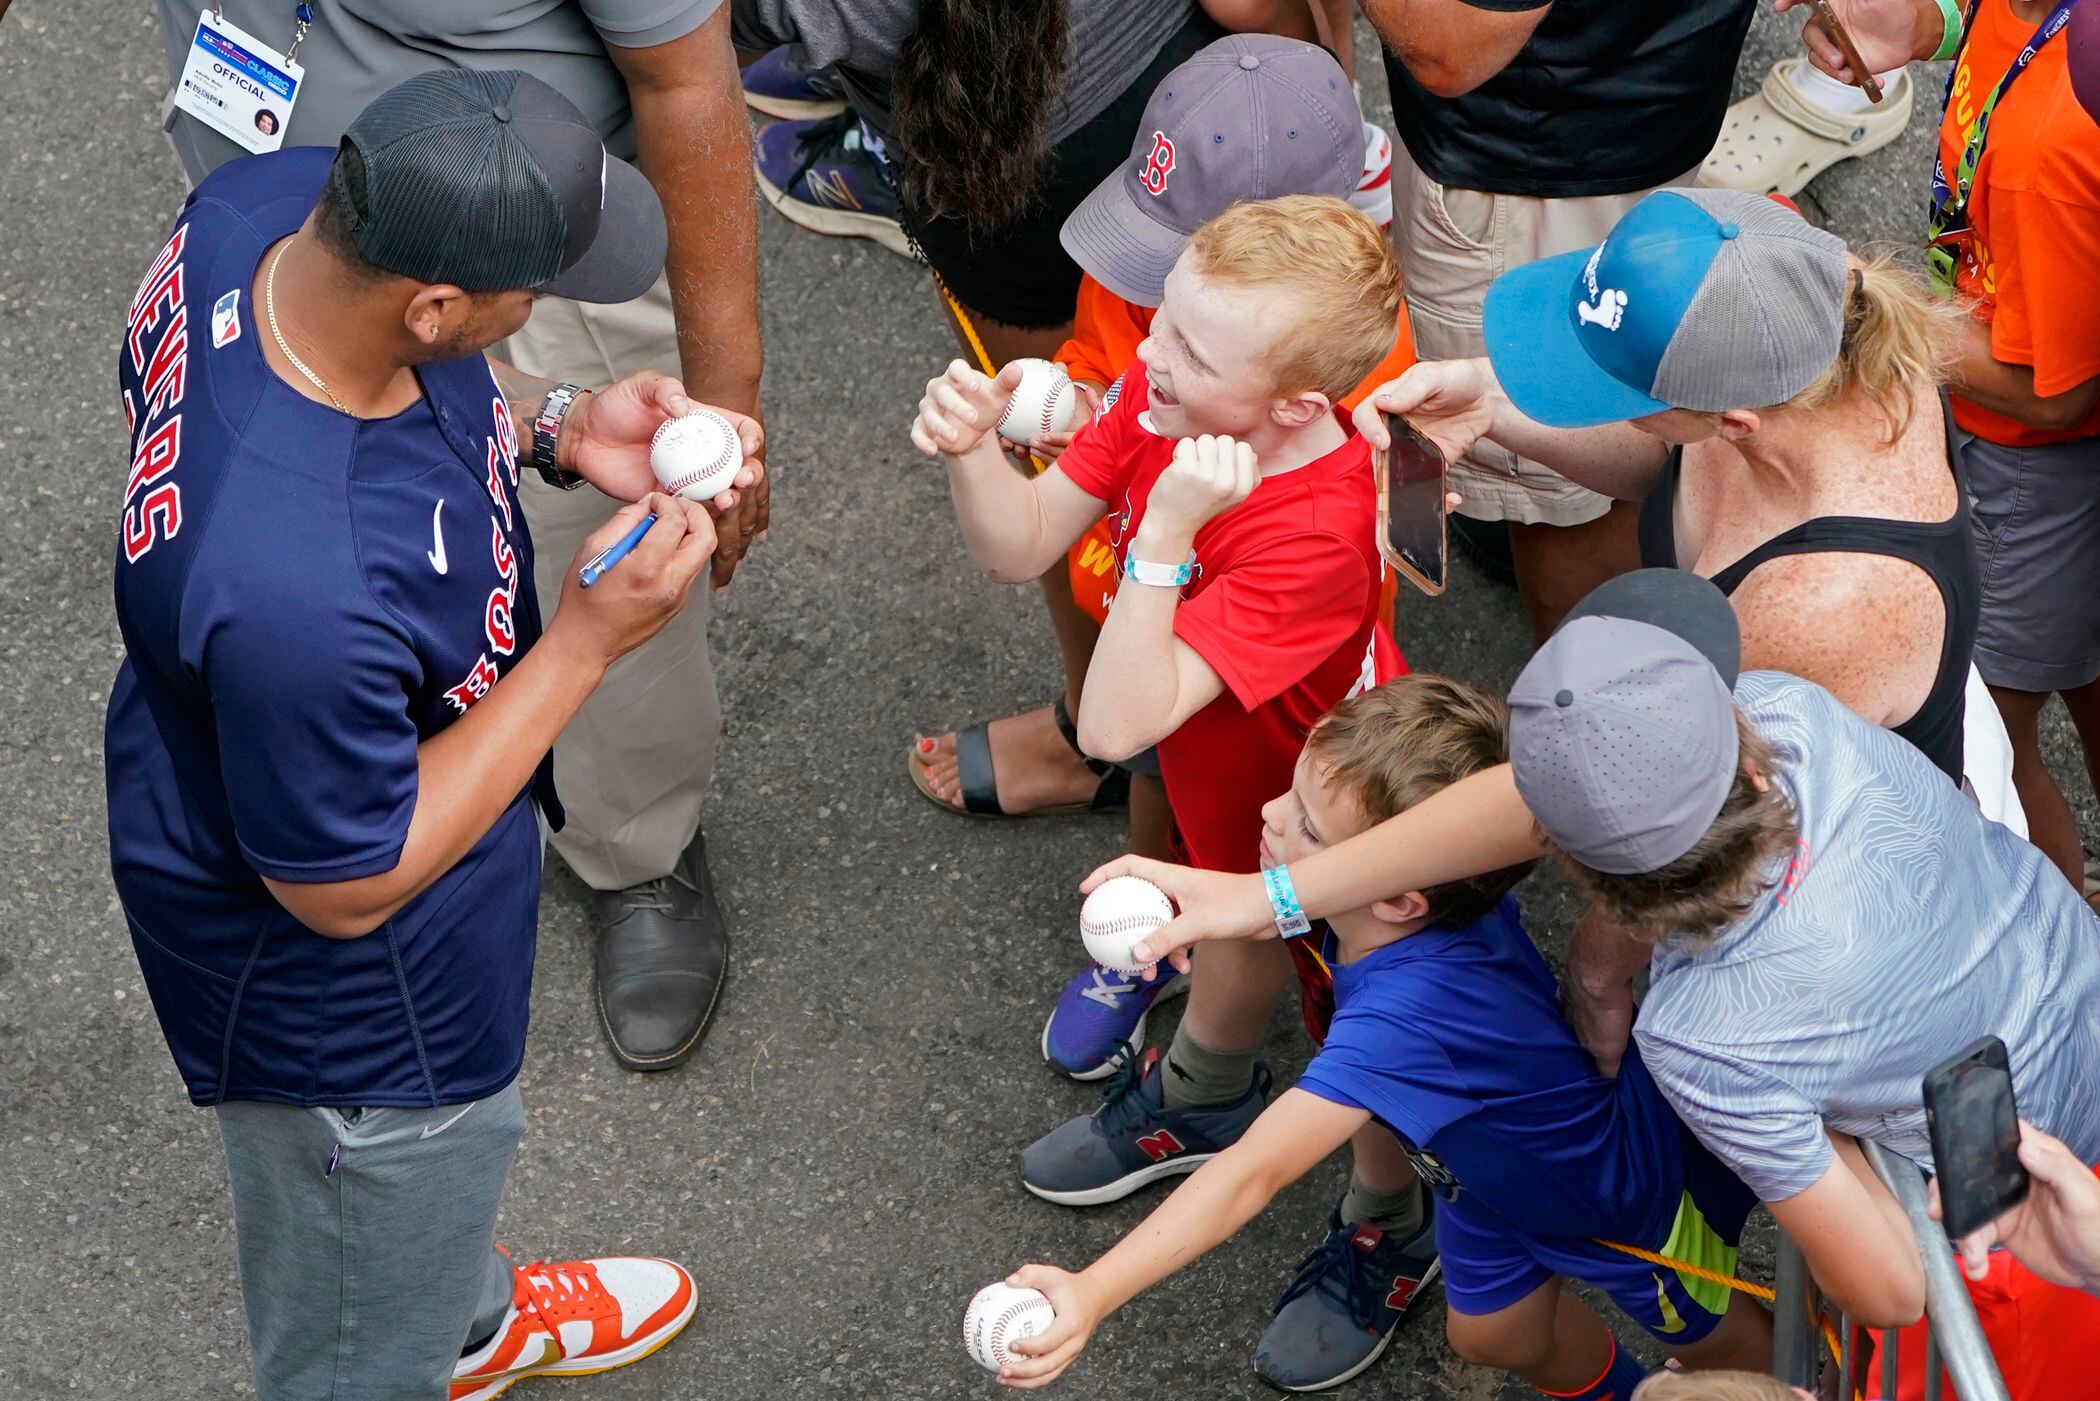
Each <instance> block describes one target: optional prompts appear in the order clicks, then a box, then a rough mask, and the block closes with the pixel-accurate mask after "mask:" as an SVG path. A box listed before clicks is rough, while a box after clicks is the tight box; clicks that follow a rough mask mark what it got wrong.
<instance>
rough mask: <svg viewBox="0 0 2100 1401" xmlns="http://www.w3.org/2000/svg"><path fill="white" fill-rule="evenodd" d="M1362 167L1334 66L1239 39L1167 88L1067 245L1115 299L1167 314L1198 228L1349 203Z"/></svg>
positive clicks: (1199, 59)
mask: <svg viewBox="0 0 2100 1401" xmlns="http://www.w3.org/2000/svg"><path fill="white" fill-rule="evenodd" d="M1363 159H1364V146H1363V120H1362V117H1361V115H1360V114H1359V113H1358V110H1357V106H1356V94H1355V93H1354V91H1352V90H1351V88H1350V86H1349V78H1348V75H1347V74H1345V73H1343V72H1342V66H1341V64H1339V63H1337V62H1335V59H1334V55H1333V54H1330V53H1328V52H1327V50H1325V49H1323V48H1321V47H1320V46H1319V45H1317V44H1308V43H1305V42H1304V41H1302V40H1299V39H1282V38H1278V37H1276V36H1275V35H1272V34H1234V35H1229V36H1227V37H1226V38H1223V39H1220V40H1218V41H1217V42H1215V43H1213V44H1209V45H1206V46H1205V47H1204V48H1202V49H1201V50H1199V51H1197V52H1196V53H1195V54H1193V55H1192V56H1191V57H1190V58H1189V59H1188V60H1187V61H1186V62H1184V63H1182V64H1181V65H1180V66H1179V67H1177V68H1175V69H1174V70H1173V71H1172V72H1171V73H1169V74H1167V76H1166V77H1165V78H1163V79H1161V80H1160V83H1159V86H1158V87H1156V88H1154V89H1153V90H1152V97H1151V99H1150V100H1149V101H1148V102H1147V103H1146V104H1145V115H1144V119H1143V120H1142V121H1140V122H1139V123H1138V128H1137V137H1136V142H1135V144H1134V145H1133V146H1132V147H1131V150H1130V159H1129V160H1127V161H1126V162H1124V164H1123V168H1122V169H1121V170H1119V171H1118V172H1117V173H1116V174H1114V175H1111V176H1110V177H1109V178H1108V179H1106V180H1104V181H1102V182H1101V184H1100V185H1098V186H1096V187H1095V189H1094V192H1093V193H1092V194H1090V195H1088V196H1087V197H1086V199H1085V200H1084V201H1082V202H1081V203H1080V205H1079V207H1078V208H1077V209H1075V210H1073V211H1072V214H1071V216H1070V217H1069V218H1067V219H1066V220H1065V224H1064V228H1063V229H1062V230H1061V231H1060V232H1059V241H1060V242H1062V243H1063V244H1064V248H1065V251H1066V252H1067V253H1070V254H1071V255H1072V259H1073V261H1074V262H1076V263H1078V264H1079V265H1080V267H1082V268H1084V269H1085V270H1086V271H1087V272H1089V273H1091V274H1092V275H1093V277H1094V280H1095V281H1097V282H1099V283H1100V284H1101V285H1102V286H1104V287H1106V288H1108V290H1109V291H1111V292H1113V293H1115V294H1116V295H1117V296H1119V297H1121V298H1122V299H1123V300H1125V301H1127V302H1135V303H1137V304H1138V305H1139V306H1158V305H1159V303H1160V298H1161V295H1162V290H1161V289H1162V288H1163V287H1164V286H1165V284H1166V280H1167V274H1168V273H1169V272H1170V271H1172V270H1173V267H1174V262H1175V260H1176V259H1177V258H1179V257H1180V256H1181V250H1182V249H1183V248H1184V247H1185V246H1186V245H1187V243H1188V237H1189V235H1190V234H1192V233H1194V232H1195V231H1196V230H1197V229H1198V228H1199V227H1201V226H1202V225H1204V224H1206V223H1208V222H1209V221H1210V220H1212V219H1215V218H1216V217H1217V216H1218V215H1220V214H1222V213H1224V212H1225V211H1226V209H1228V208H1230V207H1231V206H1232V205H1234V204H1236V203H1238V202H1240V201H1242V200H1262V199H1278V198H1281V197H1283V196H1285V195H1333V196H1335V197H1337V198H1345V197H1347V195H1348V194H1349V192H1350V191H1352V190H1354V189H1355V188H1356V183H1357V181H1358V180H1359V179H1361V178H1362V176H1363Z"/></svg>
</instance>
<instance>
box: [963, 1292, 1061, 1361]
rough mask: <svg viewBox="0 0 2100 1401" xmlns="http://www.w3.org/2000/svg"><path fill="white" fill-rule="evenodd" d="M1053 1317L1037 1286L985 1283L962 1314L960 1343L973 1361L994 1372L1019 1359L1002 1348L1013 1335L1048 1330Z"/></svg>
mask: <svg viewBox="0 0 2100 1401" xmlns="http://www.w3.org/2000/svg"><path fill="white" fill-rule="evenodd" d="M1056 1317H1057V1312H1056V1310H1054V1309H1052V1308H1051V1307H1050V1301H1049V1300H1048V1299H1046V1298H1044V1297H1043V1295H1042V1293H1041V1291H1040V1290H1035V1289H1016V1288H1014V1287H1013V1286H1012V1285H1010V1284H987V1285H986V1286H985V1287H984V1288H982V1289H980V1290H978V1291H977V1293H976V1295H975V1296H974V1297H972V1298H971V1300H970V1307H969V1309H968V1310H967V1311H966V1312H965V1313H964V1314H963V1346H964V1347H966V1348H968V1349H969V1350H970V1356H972V1357H974V1358H976V1359H977V1365H978V1366H980V1367H982V1368H984V1369H985V1370H986V1371H987V1372H996V1371H998V1370H999V1369H1000V1368H1001V1367H1004V1366H1005V1365H1006V1364H1007V1363H1009V1362H1018V1361H1019V1360H1020V1359H1019V1358H1017V1357H1015V1356H1014V1355H1013V1354H1012V1353H1010V1352H1008V1351H1007V1350H1006V1345H1007V1344H1008V1343H1010V1342H1013V1341H1014V1340H1015V1339H1017V1338H1033V1337H1036V1336H1037V1335H1038V1334H1041V1333H1045V1332H1048V1331H1049V1328H1050V1322H1051V1320H1052V1319H1054V1318H1056Z"/></svg>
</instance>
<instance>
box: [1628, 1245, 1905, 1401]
mask: <svg viewBox="0 0 2100 1401" xmlns="http://www.w3.org/2000/svg"><path fill="white" fill-rule="evenodd" d="M1597 1244H1599V1245H1601V1246H1603V1247H1604V1248H1605V1249H1607V1250H1616V1251H1618V1252H1620V1253H1621V1254H1623V1255H1631V1256H1633V1257H1634V1258H1635V1259H1636V1260H1646V1261H1647V1262H1648V1263H1650V1264H1651V1265H1661V1266H1663V1267H1664V1268H1666V1269H1672V1270H1675V1271H1677V1272H1678V1273H1679V1274H1688V1275H1690V1276H1692V1277H1693V1278H1694V1279H1703V1280H1708V1281H1711V1282H1712V1283H1714V1284H1723V1285H1726V1286H1727V1287H1728V1288H1730V1289H1733V1290H1735V1291H1736V1292H1737V1293H1739V1294H1748V1295H1749V1296H1750V1297H1751V1298H1753V1299H1763V1300H1764V1301H1765V1302H1766V1303H1768V1304H1769V1303H1775V1302H1777V1301H1778V1298H1779V1295H1778V1293H1777V1292H1775V1291H1774V1290H1771V1289H1767V1288H1766V1287H1765V1286H1764V1285H1762V1284H1752V1283H1751V1282H1750V1281H1749V1280H1747V1279H1738V1278H1737V1277H1736V1276H1734V1275H1724V1274H1722V1273H1721V1272H1720V1271H1719V1270H1709V1269H1707V1268H1706V1267H1705V1266H1703V1265H1694V1264H1693V1263H1692V1262H1691V1261H1689V1260H1673V1259H1671V1258H1670V1257H1669V1256H1667V1255H1660V1254H1657V1253H1656V1252H1655V1251H1653V1250H1643V1249H1641V1248H1640V1247H1639V1246H1637V1245H1625V1244H1622V1243H1621V1242H1619V1241H1615V1240H1600V1241H1598V1242H1597ZM1816 1323H1817V1326H1818V1327H1819V1328H1820V1329H1821V1330H1822V1333H1823V1341H1824V1342H1825V1343H1827V1344H1828V1345H1829V1347H1830V1360H1831V1362H1832V1363H1833V1364H1834V1363H1836V1362H1838V1361H1840V1360H1842V1359H1843V1357H1844V1352H1843V1350H1842V1349H1840V1348H1839V1347H1838V1336H1837V1329H1835V1328H1833V1327H1831V1326H1830V1321H1829V1320H1828V1319H1825V1318H1818V1319H1817V1320H1816ZM1852 1395H1853V1397H1854V1401H1864V1397H1865V1393H1864V1392H1862V1391H1860V1390H1859V1389H1858V1388H1857V1387H1855V1388H1853V1392H1852Z"/></svg>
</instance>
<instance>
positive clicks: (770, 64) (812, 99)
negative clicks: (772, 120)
mask: <svg viewBox="0 0 2100 1401" xmlns="http://www.w3.org/2000/svg"><path fill="white" fill-rule="evenodd" d="M795 52H796V50H795V47H794V46H793V45H792V44H783V45H782V46H781V47H779V48H777V49H771V50H768V51H767V52H766V53H764V54H762V55H761V56H760V57H758V58H756V59H754V60H752V61H751V62H750V63H748V64H746V65H745V66H744V70H743V77H744V101H745V103H746V104H747V105H749V106H750V107H751V108H752V109H753V110H754V111H759V112H763V113H765V114H766V115H767V116H769V117H785V118H789V119H792V120H798V121H807V120H808V119H809V118H811V117H832V116H837V115H838V114H839V113H840V112H843V111H845V110H846V90H845V89H844V88H842V87H840V86H839V79H838V75H837V74H836V73H834V72H832V71H831V70H830V69H829V68H805V67H803V66H802V65H801V64H799V63H797V62H795V59H794V57H793V55H794V53H795Z"/></svg>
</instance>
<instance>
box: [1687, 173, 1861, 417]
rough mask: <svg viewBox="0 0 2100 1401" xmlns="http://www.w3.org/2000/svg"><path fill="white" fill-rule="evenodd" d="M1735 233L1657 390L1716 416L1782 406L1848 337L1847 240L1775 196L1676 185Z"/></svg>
mask: <svg viewBox="0 0 2100 1401" xmlns="http://www.w3.org/2000/svg"><path fill="white" fill-rule="evenodd" d="M1670 193H1671V194H1673V195H1676V196H1678V197H1680V198H1683V199H1686V200H1689V201H1691V202H1692V203H1693V204H1695V205H1697V206H1699V208H1701V209H1703V210H1705V211H1706V212H1707V213H1708V214H1710V215H1712V216H1713V217H1714V218H1715V219H1716V220H1718V221H1720V222H1721V224H1722V225H1723V226H1724V227H1727V226H1732V227H1733V228H1734V229H1735V234H1734V236H1733V237H1730V238H1728V239H1726V240H1725V241H1724V242H1723V243H1722V246H1721V248H1720V250H1719V251H1718V252H1717V253H1716V254H1715V255H1714V260H1713V263H1712V265H1711V266H1710V267H1708V268H1707V270H1706V277H1705V279H1704V280H1703V281H1701V282H1700V284H1699V290H1698V291H1697V292H1696V293H1695V294H1694V295H1693V297H1692V300H1691V304H1690V305H1689V306H1687V307H1686V308H1685V312H1684V319H1683V320H1682V321H1680V322H1678V325H1677V334H1676V335H1674V336H1673V337H1671V339H1670V345H1669V349H1667V350H1666V351H1665V352H1664V353H1663V357H1662V361H1661V363H1660V364H1659V365H1657V367H1656V372H1655V382H1654V388H1653V390H1652V392H1653V393H1654V395H1655V397H1656V398H1658V399H1661V400H1663V401H1665V402H1666V403H1670V404H1674V405H1676V406H1677V407H1678V408H1681V409H1695V410H1697V411H1699V412H1701V413H1720V412H1722V411H1724V410H1726V409H1762V408H1770V407H1772V406H1773V405H1776V404H1783V403H1785V402H1786V401H1787V400H1789V399H1791V398H1793V397H1794V396H1795V395H1796V394H1799V393H1800V392H1801V391H1802V390H1804V389H1806V388H1808V387H1809V386H1810V385H1812V384H1814V383H1815V382H1816V381H1817V380H1818V379H1820V378H1822V376H1823V373H1824V371H1826V370H1828V369H1829V368H1830V367H1831V365H1832V364H1833V363H1834V362H1835V361H1836V360H1837V356H1838V347H1839V345H1840V343H1841V342H1842V340H1843V338H1844V332H1845V300H1846V295H1847V293H1848V291H1849V288H1848V287H1847V285H1846V284H1847V282H1848V281H1849V280H1850V277H1851V271H1850V268H1849V266H1848V264H1847V263H1846V261H1845V241H1844V240H1843V239H1841V238H1839V237H1838V236H1837V235H1836V234H1834V233H1831V232H1829V231H1828V230H1826V229H1819V228H1817V227H1816V226H1815V225H1813V224H1811V223H1809V222H1808V221H1807V220H1806V219H1804V218H1802V217H1801V216H1800V215H1799V214H1796V213H1795V212H1794V211H1792V210H1791V209H1788V208H1787V207H1786V206H1785V205H1783V204H1780V203H1779V202H1778V201H1777V200H1774V199H1771V198H1770V197H1768V196H1765V195H1753V194H1747V193H1745V192H1743V191H1741V190H1706V189H1673V190H1671V191H1670Z"/></svg>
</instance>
